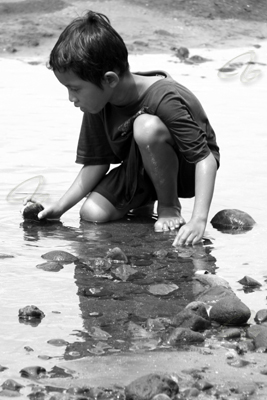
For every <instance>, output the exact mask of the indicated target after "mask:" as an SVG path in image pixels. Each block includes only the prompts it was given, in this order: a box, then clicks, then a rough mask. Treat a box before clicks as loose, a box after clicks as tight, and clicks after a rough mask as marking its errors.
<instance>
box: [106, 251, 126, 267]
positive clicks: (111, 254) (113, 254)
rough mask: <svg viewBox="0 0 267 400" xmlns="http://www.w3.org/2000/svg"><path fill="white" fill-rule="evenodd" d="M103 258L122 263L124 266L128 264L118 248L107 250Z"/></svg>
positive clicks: (124, 255)
mask: <svg viewBox="0 0 267 400" xmlns="http://www.w3.org/2000/svg"><path fill="white" fill-rule="evenodd" d="M105 258H110V259H111V260H113V261H122V262H124V263H126V264H127V263H128V257H127V256H126V254H125V253H124V252H123V251H122V250H121V249H120V248H119V247H114V249H109V251H108V252H107V255H106V257H105Z"/></svg>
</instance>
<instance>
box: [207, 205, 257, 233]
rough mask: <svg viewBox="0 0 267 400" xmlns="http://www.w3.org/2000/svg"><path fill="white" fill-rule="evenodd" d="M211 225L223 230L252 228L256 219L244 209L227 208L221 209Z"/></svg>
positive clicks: (229, 231)
mask: <svg viewBox="0 0 267 400" xmlns="http://www.w3.org/2000/svg"><path fill="white" fill-rule="evenodd" d="M210 223H211V225H212V226H213V227H214V228H216V229H218V230H219V231H222V232H228V233H231V231H243V230H251V229H252V228H253V226H254V225H255V223H256V222H255V221H254V219H253V218H252V217H251V216H250V215H249V214H247V213H246V212H244V211H240V210H236V209H226V210H222V211H219V212H218V213H217V214H216V215H215V216H214V217H213V218H212V220H211V221H210Z"/></svg>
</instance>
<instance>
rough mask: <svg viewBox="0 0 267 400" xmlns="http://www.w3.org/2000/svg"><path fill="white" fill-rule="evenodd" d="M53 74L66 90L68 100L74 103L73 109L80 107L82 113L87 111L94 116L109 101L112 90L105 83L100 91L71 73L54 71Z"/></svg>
mask: <svg viewBox="0 0 267 400" xmlns="http://www.w3.org/2000/svg"><path fill="white" fill-rule="evenodd" d="M54 74H55V76H56V77H57V79H58V80H59V82H60V83H61V84H62V85H64V86H65V87H66V88H67V89H68V92H69V100H70V101H71V102H72V103H74V106H75V107H80V110H81V111H83V112H84V111H88V112H89V113H91V114H96V113H98V112H99V111H101V110H102V109H103V108H104V107H105V105H106V104H107V103H108V102H109V101H110V99H111V96H112V90H111V88H110V86H109V85H108V84H106V83H105V82H104V84H103V89H100V88H99V87H98V86H96V85H94V84H93V83H91V82H87V81H84V80H82V79H81V78H79V77H78V76H77V75H76V74H75V73H74V72H72V71H67V72H58V71H54Z"/></svg>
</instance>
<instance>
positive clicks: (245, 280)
mask: <svg viewBox="0 0 267 400" xmlns="http://www.w3.org/2000/svg"><path fill="white" fill-rule="evenodd" d="M238 282H239V283H241V285H243V286H249V287H259V286H262V284H261V283H260V282H258V281H256V280H255V279H253V278H251V277H250V276H247V275H245V276H244V278H242V279H240V280H239V281H238Z"/></svg>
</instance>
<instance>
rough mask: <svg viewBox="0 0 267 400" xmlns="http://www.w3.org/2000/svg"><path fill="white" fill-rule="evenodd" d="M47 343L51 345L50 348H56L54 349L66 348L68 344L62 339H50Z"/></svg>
mask: <svg viewBox="0 0 267 400" xmlns="http://www.w3.org/2000/svg"><path fill="white" fill-rule="evenodd" d="M47 343H49V344H51V345H52V346H56V347H61V346H67V345H68V344H69V342H67V341H66V340H64V339H50V340H48V341H47Z"/></svg>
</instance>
